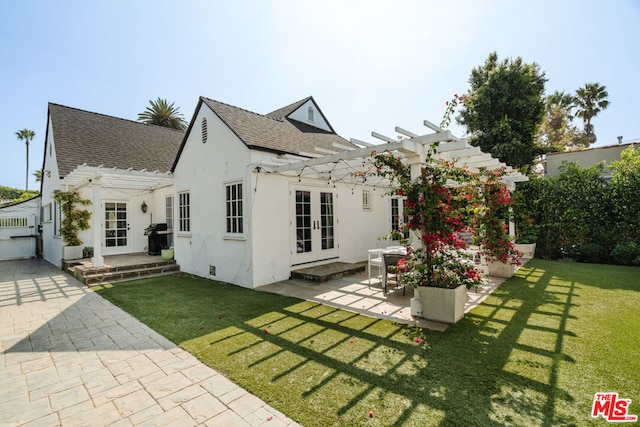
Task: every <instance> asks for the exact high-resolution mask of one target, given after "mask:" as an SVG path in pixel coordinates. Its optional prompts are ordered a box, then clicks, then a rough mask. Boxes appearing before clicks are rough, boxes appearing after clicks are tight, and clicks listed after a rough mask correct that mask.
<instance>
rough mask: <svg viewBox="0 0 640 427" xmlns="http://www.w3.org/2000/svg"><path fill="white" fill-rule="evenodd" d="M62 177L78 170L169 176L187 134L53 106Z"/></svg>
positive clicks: (58, 158) (54, 131)
mask: <svg viewBox="0 0 640 427" xmlns="http://www.w3.org/2000/svg"><path fill="white" fill-rule="evenodd" d="M49 116H50V118H51V123H52V129H53V139H54V141H55V146H56V156H57V160H58V168H59V171H60V176H61V177H65V176H66V175H67V174H69V173H70V172H71V171H72V170H74V169H75V168H76V167H77V166H79V165H82V164H85V163H86V165H87V166H95V167H97V166H104V167H106V168H114V167H115V168H118V169H129V168H131V169H133V170H143V169H146V170H148V171H160V172H167V171H169V170H170V169H171V166H172V164H173V161H174V159H175V157H176V154H177V152H178V149H179V148H180V143H181V142H182V139H183V138H184V132H183V131H179V130H174V129H169V128H165V127H161V126H155V125H147V124H144V123H139V122H134V121H132V120H126V119H121V118H118V117H113V116H107V115H103V114H98V113H92V112H90V111H85V110H80V109H77V108H71V107H66V106H63V105H59V104H54V103H49Z"/></svg>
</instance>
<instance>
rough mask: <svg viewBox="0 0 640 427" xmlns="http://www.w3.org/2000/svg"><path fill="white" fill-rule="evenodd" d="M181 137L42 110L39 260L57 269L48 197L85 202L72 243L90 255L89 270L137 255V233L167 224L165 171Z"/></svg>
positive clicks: (56, 216) (141, 240) (56, 223)
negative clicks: (84, 226)
mask: <svg viewBox="0 0 640 427" xmlns="http://www.w3.org/2000/svg"><path fill="white" fill-rule="evenodd" d="M183 137H184V132H182V131H176V130H172V129H168V128H164V127H160V126H153V125H146V124H142V123H139V122H134V121H131V120H125V119H120V118H117V117H112V116H107V115H103V114H98V113H92V112H89V111H84V110H79V109H76V108H71V107H65V106H63V105H58V104H53V103H50V104H49V108H48V114H47V130H46V136H45V149H44V159H43V164H42V170H43V171H44V172H43V176H42V183H41V189H40V192H41V197H42V240H43V248H42V256H43V258H44V259H45V260H47V261H48V262H50V263H52V264H55V265H58V266H60V265H61V262H62V258H63V246H64V244H63V243H64V242H63V241H62V238H61V237H60V221H61V219H62V214H61V212H60V206H59V205H58V204H57V203H56V201H55V200H54V199H53V192H54V191H55V190H63V191H66V190H72V189H76V190H78V191H79V193H80V194H81V196H82V197H83V198H85V199H89V200H91V202H92V204H91V205H90V206H89V207H88V209H89V210H90V211H91V212H92V216H91V221H90V224H91V227H90V229H89V230H85V231H82V232H80V236H79V237H80V239H81V240H82V241H83V244H84V246H90V247H92V248H93V249H94V260H93V261H94V265H101V264H102V262H103V257H104V256H105V255H116V254H127V253H135V252H144V251H145V250H146V247H147V243H148V240H147V237H146V236H145V235H144V229H145V228H146V227H148V226H149V224H150V223H152V222H166V221H167V210H166V207H165V196H166V195H171V194H172V193H173V187H172V183H173V180H172V177H171V173H170V172H169V170H170V169H171V165H172V163H173V160H174V159H175V156H176V153H177V151H178V147H179V146H180V142H181V141H182V138H183ZM143 205H145V208H144V209H142V206H143ZM169 219H170V218H169Z"/></svg>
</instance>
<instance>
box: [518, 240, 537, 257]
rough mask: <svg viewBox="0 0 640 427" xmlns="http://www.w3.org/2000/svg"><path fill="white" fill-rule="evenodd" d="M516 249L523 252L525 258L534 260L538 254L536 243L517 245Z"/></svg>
mask: <svg viewBox="0 0 640 427" xmlns="http://www.w3.org/2000/svg"><path fill="white" fill-rule="evenodd" d="M516 249H517V250H519V251H520V252H522V257H523V258H529V259H531V258H533V257H534V256H535V254H536V244H535V243H516Z"/></svg>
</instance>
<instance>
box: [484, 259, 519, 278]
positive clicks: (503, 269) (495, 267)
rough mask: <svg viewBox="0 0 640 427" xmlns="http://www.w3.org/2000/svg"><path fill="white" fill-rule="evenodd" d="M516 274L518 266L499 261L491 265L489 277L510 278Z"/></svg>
mask: <svg viewBox="0 0 640 427" xmlns="http://www.w3.org/2000/svg"><path fill="white" fill-rule="evenodd" d="M515 272H516V266H515V265H513V264H507V263H504V262H499V261H492V262H490V263H489V276H493V277H505V278H507V279H508V278H509V277H511V276H513V273H515Z"/></svg>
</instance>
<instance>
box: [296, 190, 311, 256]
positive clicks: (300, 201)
mask: <svg viewBox="0 0 640 427" xmlns="http://www.w3.org/2000/svg"><path fill="white" fill-rule="evenodd" d="M311 231H312V230H311V192H310V191H300V190H296V253H299V254H300V253H309V252H311V249H312V248H313V242H312V240H311Z"/></svg>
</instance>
